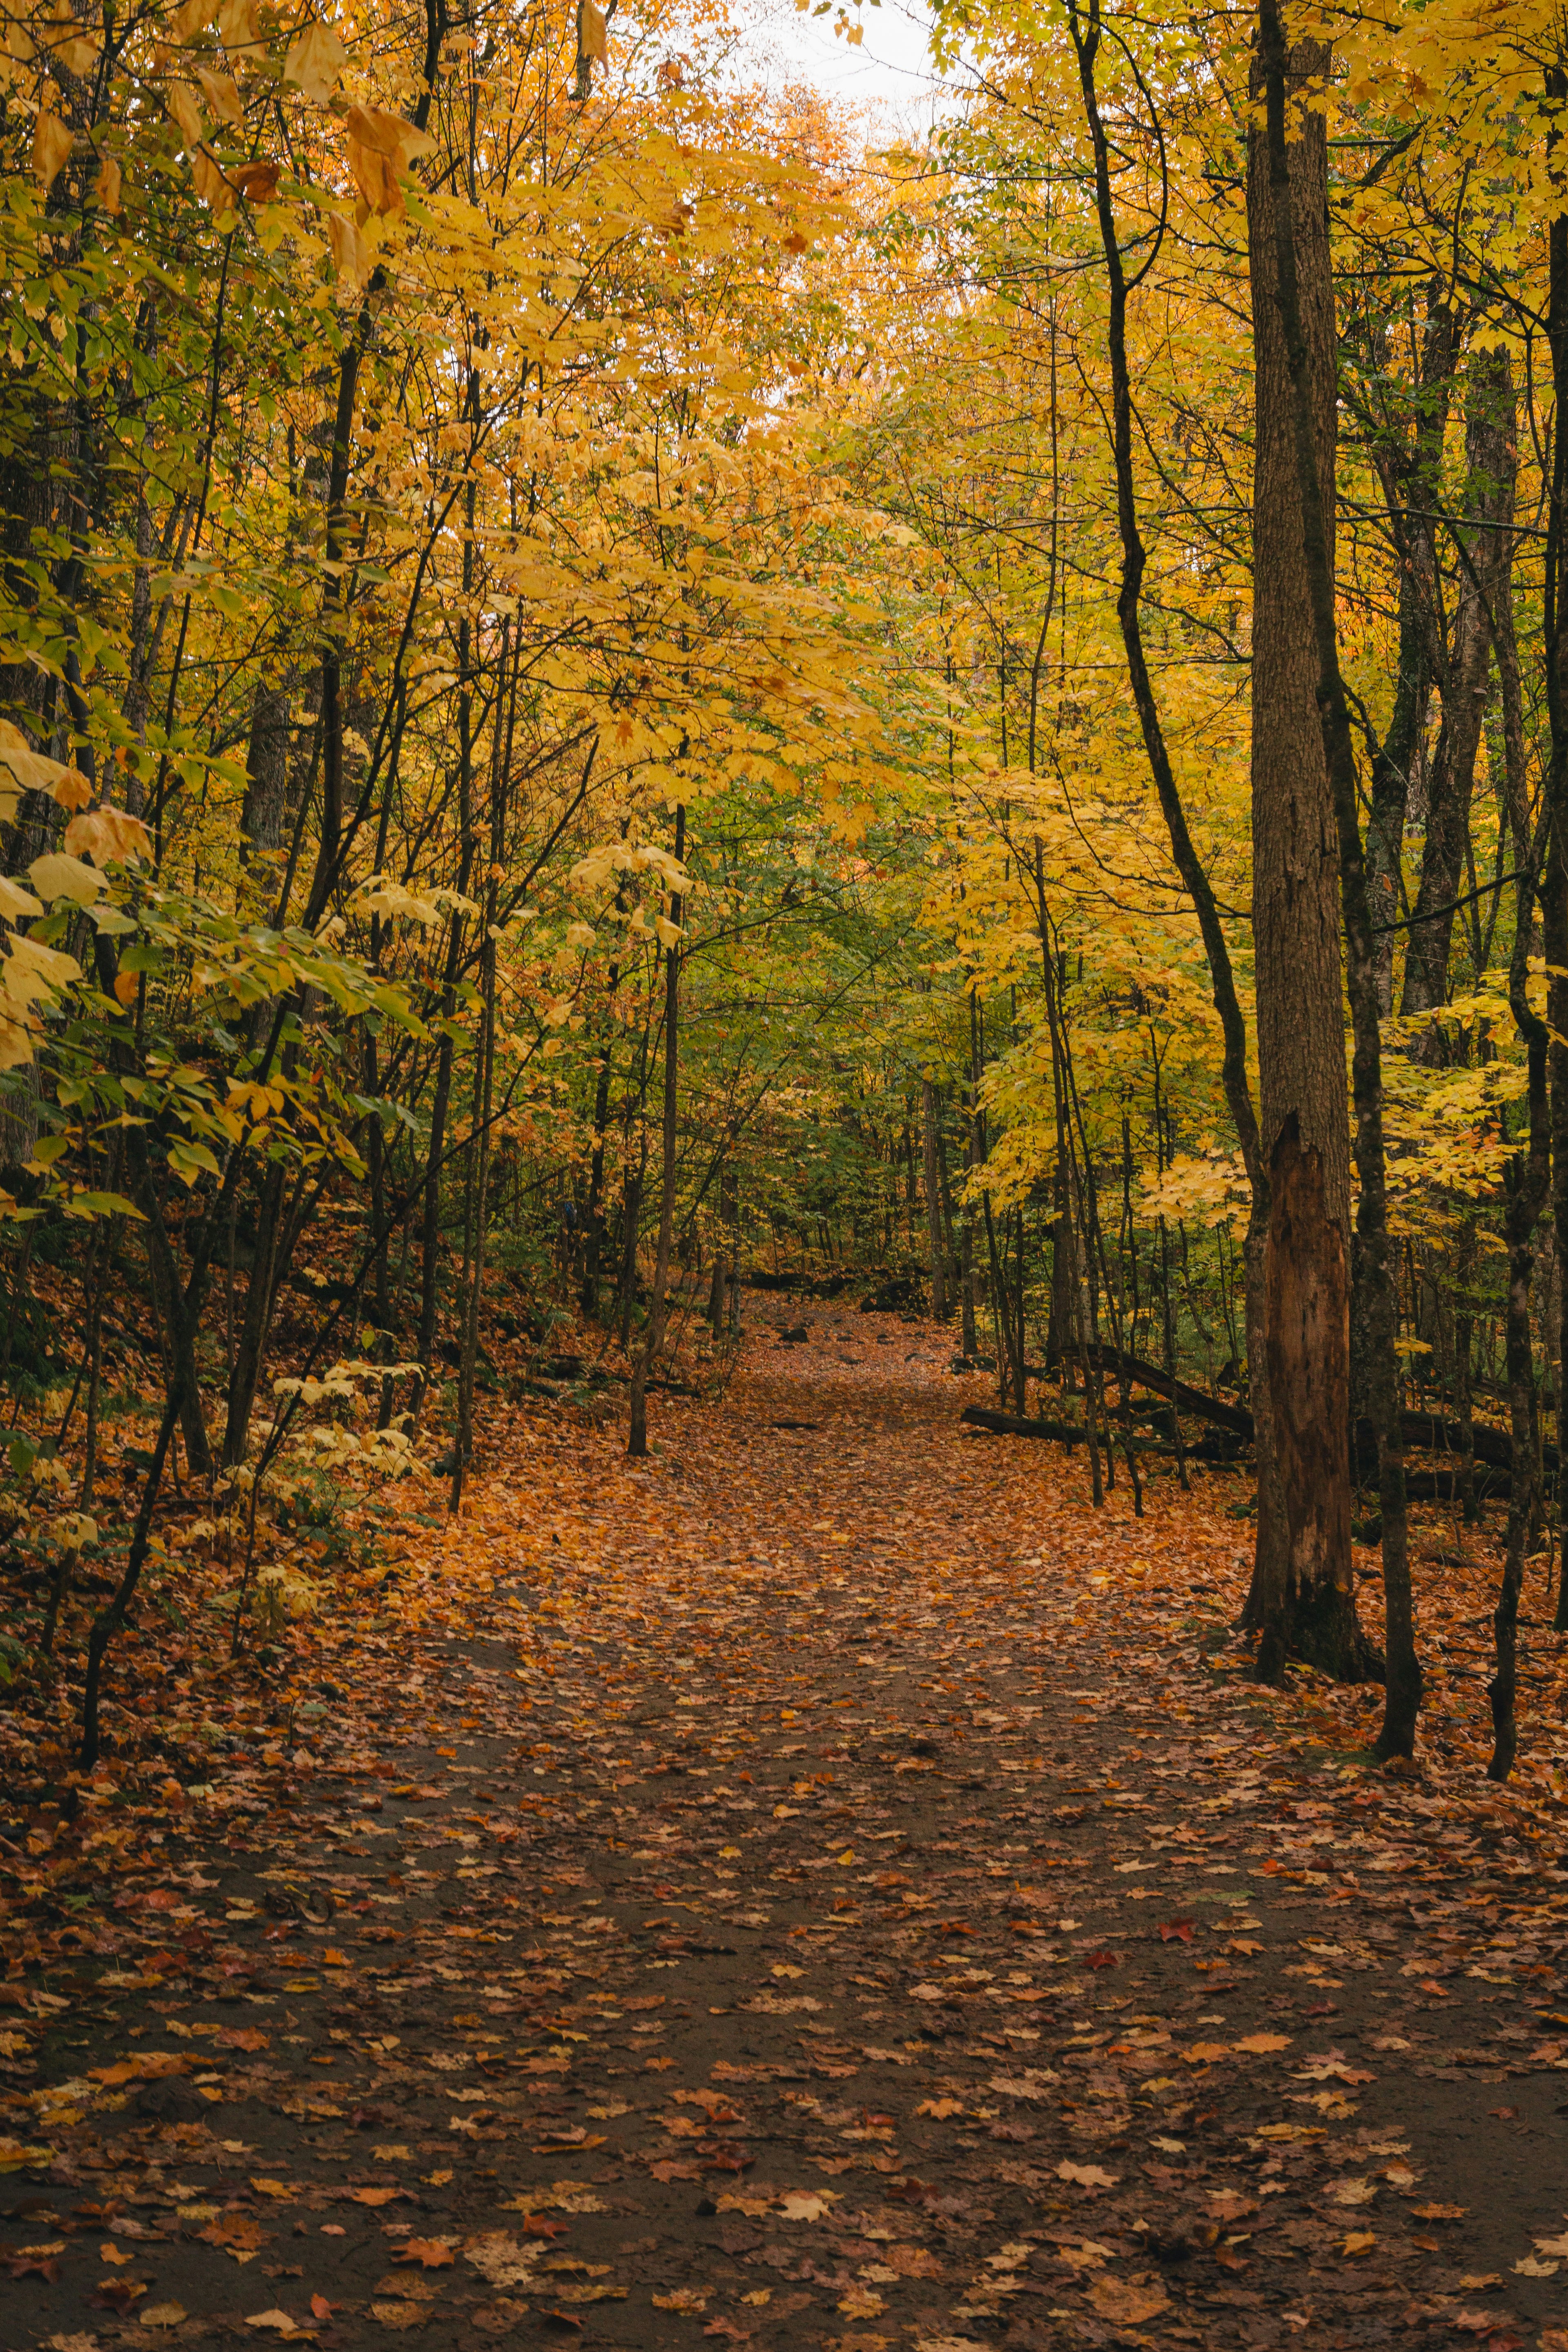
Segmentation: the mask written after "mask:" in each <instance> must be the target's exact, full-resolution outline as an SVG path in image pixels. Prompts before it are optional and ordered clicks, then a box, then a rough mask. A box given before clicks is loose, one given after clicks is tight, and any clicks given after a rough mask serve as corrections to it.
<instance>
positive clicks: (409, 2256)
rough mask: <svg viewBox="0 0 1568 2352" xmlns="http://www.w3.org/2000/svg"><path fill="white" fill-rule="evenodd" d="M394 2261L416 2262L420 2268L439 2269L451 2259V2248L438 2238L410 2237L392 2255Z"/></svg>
mask: <svg viewBox="0 0 1568 2352" xmlns="http://www.w3.org/2000/svg"><path fill="white" fill-rule="evenodd" d="M392 2259H393V2261H394V2262H395V2263H418V2264H419V2265H420V2268H421V2269H422V2270H427V2271H440V2270H446V2269H447V2268H448V2267H449V2265H450V2263H452V2261H453V2254H452V2249H451V2247H450V2246H444V2245H443V2244H442V2243H441V2241H440V2239H439V2238H410V2239H408V2240H407V2242H405V2244H403V2245H401V2246H399V2247H398V2249H397V2252H395V2254H394V2255H393V2257H392Z"/></svg>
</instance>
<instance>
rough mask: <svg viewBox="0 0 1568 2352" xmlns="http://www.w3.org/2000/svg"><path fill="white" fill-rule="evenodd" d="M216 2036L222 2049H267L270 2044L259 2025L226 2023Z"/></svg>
mask: <svg viewBox="0 0 1568 2352" xmlns="http://www.w3.org/2000/svg"><path fill="white" fill-rule="evenodd" d="M215 2038H216V2042H217V2046H218V2048H219V2049H220V2050H265V2049H266V2048H267V2045H268V2037H267V2035H266V2034H265V2033H263V2032H262V2031H261V2028H260V2027H259V2026H258V2025H226V2026H225V2027H224V2029H223V2031H222V2032H221V2033H219V2034H217V2035H216V2037H215Z"/></svg>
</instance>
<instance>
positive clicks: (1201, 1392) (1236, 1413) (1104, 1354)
mask: <svg viewBox="0 0 1568 2352" xmlns="http://www.w3.org/2000/svg"><path fill="white" fill-rule="evenodd" d="M1087 1353H1088V1355H1089V1360H1090V1361H1091V1362H1094V1363H1097V1364H1098V1365H1099V1367H1100V1370H1101V1371H1104V1372H1110V1373H1113V1374H1115V1375H1117V1376H1118V1377H1120V1376H1121V1373H1122V1372H1125V1373H1126V1375H1127V1378H1128V1380H1129V1381H1131V1384H1132V1386H1133V1387H1134V1388H1142V1389H1152V1390H1153V1391H1154V1393H1155V1395H1156V1396H1163V1397H1168V1398H1169V1399H1170V1401H1171V1402H1172V1403H1173V1405H1174V1406H1175V1408H1176V1410H1177V1412H1188V1413H1191V1414H1193V1415H1194V1418H1195V1419H1196V1420H1198V1421H1212V1422H1214V1423H1217V1425H1218V1426H1219V1427H1220V1428H1221V1429H1228V1430H1230V1431H1231V1432H1232V1433H1234V1434H1235V1435H1236V1436H1237V1437H1244V1438H1246V1439H1247V1442H1248V1444H1250V1443H1251V1440H1252V1435H1253V1427H1252V1415H1251V1414H1250V1413H1249V1412H1247V1407H1246V1406H1245V1405H1244V1404H1232V1403H1231V1402H1230V1400H1229V1398H1228V1397H1216V1396H1210V1394H1209V1392H1208V1391H1207V1390H1206V1389H1198V1388H1194V1386H1193V1384H1192V1382H1191V1381H1184V1380H1180V1379H1178V1377H1177V1376H1176V1374H1175V1373H1174V1372H1166V1371H1163V1370H1161V1368H1160V1366H1159V1365H1158V1364H1151V1363H1148V1362H1146V1361H1145V1360H1144V1359H1143V1358H1142V1356H1131V1355H1129V1354H1128V1353H1127V1351H1126V1350H1125V1349H1119V1348H1112V1347H1110V1346H1108V1345H1107V1344H1106V1343H1105V1342H1103V1341H1102V1342H1101V1343H1100V1346H1099V1347H1098V1348H1090V1349H1088V1350H1087ZM1026 1369H1027V1370H1033V1369H1034V1368H1033V1367H1032V1366H1029V1367H1026Z"/></svg>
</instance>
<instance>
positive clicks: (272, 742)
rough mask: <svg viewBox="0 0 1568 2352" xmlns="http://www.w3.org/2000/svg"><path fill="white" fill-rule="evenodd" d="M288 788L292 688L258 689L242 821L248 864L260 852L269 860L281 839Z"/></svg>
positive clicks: (242, 847)
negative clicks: (290, 691)
mask: <svg viewBox="0 0 1568 2352" xmlns="http://www.w3.org/2000/svg"><path fill="white" fill-rule="evenodd" d="M288 786H289V688H288V686H287V684H284V685H280V686H266V685H262V686H258V688H257V689H256V699H255V701H254V703H253V704H252V705H251V711H250V740H249V743H248V744H247V747H246V754H245V801H244V804H243V806H242V808H241V811H240V819H239V834H240V838H239V854H240V857H241V858H242V860H244V861H245V862H246V863H248V862H249V859H250V857H251V856H252V855H253V854H255V853H257V852H259V853H260V855H261V856H263V857H270V856H271V855H272V853H273V852H274V851H275V850H276V849H277V847H278V845H279V842H280V841H281V840H282V838H283V805H284V802H285V800H286V798H287V796H288Z"/></svg>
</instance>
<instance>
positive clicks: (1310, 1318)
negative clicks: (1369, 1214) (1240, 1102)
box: [1264, 1114, 1362, 1675]
mask: <svg viewBox="0 0 1568 2352" xmlns="http://www.w3.org/2000/svg"><path fill="white" fill-rule="evenodd" d="M1264 1330H1265V1346H1266V1349H1267V1357H1268V1388H1269V1393H1270V1395H1271V1396H1272V1397H1275V1398H1278V1399H1280V1400H1282V1401H1287V1402H1286V1403H1285V1409H1284V1410H1281V1411H1279V1412H1277V1413H1276V1415H1275V1420H1274V1449H1273V1450H1274V1458H1275V1462H1276V1465H1277V1469H1278V1476H1279V1507H1280V1542H1281V1546H1282V1551H1283V1558H1282V1562H1281V1566H1282V1570H1283V1574H1282V1577H1281V1580H1280V1582H1281V1587H1282V1590H1281V1591H1280V1595H1279V1600H1280V1604H1281V1605H1280V1607H1279V1611H1278V1612H1270V1618H1269V1622H1268V1628H1267V1629H1266V1633H1265V1640H1266V1641H1268V1640H1270V1639H1278V1638H1279V1635H1278V1633H1277V1632H1276V1628H1282V1627H1289V1643H1290V1654H1291V1655H1292V1656H1295V1657H1299V1658H1304V1659H1305V1660H1306V1661H1307V1663H1308V1664H1309V1665H1314V1666H1320V1667H1321V1669H1322V1670H1323V1672H1324V1673H1325V1674H1330V1675H1347V1674H1355V1673H1358V1672H1359V1671H1360V1667H1361V1664H1362V1660H1361V1655H1360V1651H1361V1643H1360V1636H1359V1633H1358V1630H1357V1626H1356V1616H1355V1597H1354V1591H1353V1587H1352V1570H1351V1496H1350V1477H1349V1474H1348V1463H1347V1454H1346V1431H1347V1428H1348V1426H1349V1422H1350V1283H1349V1270H1348V1265H1347V1260H1346V1253H1345V1244H1344V1235H1343V1234H1342V1232H1341V1230H1340V1226H1339V1224H1338V1222H1337V1221H1336V1220H1335V1219H1334V1218H1333V1217H1331V1215H1330V1214H1329V1213H1328V1206H1327V1203H1326V1202H1325V1201H1324V1198H1323V1171H1322V1164H1321V1160H1320V1158H1319V1155H1318V1153H1317V1152H1316V1151H1315V1150H1312V1149H1311V1148H1310V1146H1304V1145H1303V1144H1302V1142H1301V1139H1300V1130H1299V1128H1298V1125H1297V1121H1296V1118H1295V1116H1294V1114H1292V1115H1291V1116H1290V1117H1289V1118H1288V1119H1287V1120H1286V1122H1285V1126H1284V1128H1283V1129H1282V1131H1281V1133H1280V1135H1279V1139H1278V1140H1277V1142H1276V1143H1275V1146H1274V1156H1273V1161H1272V1164H1271V1166H1270V1169H1269V1181H1268V1241H1267V1244H1266V1245H1265V1252H1264ZM1283 1664H1284V1658H1283V1657H1280V1659H1279V1665H1280V1666H1283Z"/></svg>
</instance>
